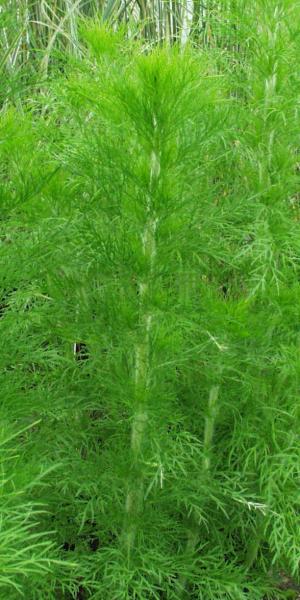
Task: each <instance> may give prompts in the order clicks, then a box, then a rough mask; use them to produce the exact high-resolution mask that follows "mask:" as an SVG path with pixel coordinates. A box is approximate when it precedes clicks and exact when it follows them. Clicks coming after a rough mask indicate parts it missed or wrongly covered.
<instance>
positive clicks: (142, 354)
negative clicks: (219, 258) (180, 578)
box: [124, 118, 160, 558]
mask: <svg viewBox="0 0 300 600" xmlns="http://www.w3.org/2000/svg"><path fill="white" fill-rule="evenodd" d="M156 127H157V125H156V119H155V118H154V119H153V128H154V136H153V137H154V140H155V139H156V135H155V132H156ZM159 175H160V154H159V152H158V150H157V149H156V147H154V148H153V150H152V152H151V157H150V177H149V196H148V202H147V206H146V213H147V218H146V223H145V227H144V231H143V233H142V236H141V242H142V252H143V255H144V256H145V257H147V258H148V261H149V270H148V276H146V277H145V278H144V280H141V281H140V282H139V284H138V290H139V302H140V319H139V324H140V330H141V339H140V341H139V342H138V343H137V344H136V347H135V368H134V387H135V397H134V414H133V420H132V427H131V441H130V447H131V460H132V465H131V466H132V474H131V477H130V480H129V486H128V492H127V497H126V504H125V522H126V524H125V530H124V544H125V548H126V551H127V556H128V558H129V557H130V554H131V551H132V549H133V546H134V543H135V539H136V533H137V528H138V519H139V517H140V515H141V514H142V511H143V489H144V475H143V462H142V454H143V444H144V439H145V434H146V427H147V423H148V419H149V415H148V411H149V407H148V403H147V399H148V391H149V386H150V380H151V373H150V356H149V351H150V335H151V327H152V322H153V315H152V314H151V312H150V311H149V308H148V307H147V296H149V293H150V290H151V281H152V277H153V269H154V264H155V255H156V240H155V236H156V227H157V219H156V217H155V214H154V211H153V208H152V194H153V190H154V187H155V185H156V182H157V180H158V178H159Z"/></svg>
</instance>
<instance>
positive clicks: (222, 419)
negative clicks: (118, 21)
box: [0, 0, 299, 600]
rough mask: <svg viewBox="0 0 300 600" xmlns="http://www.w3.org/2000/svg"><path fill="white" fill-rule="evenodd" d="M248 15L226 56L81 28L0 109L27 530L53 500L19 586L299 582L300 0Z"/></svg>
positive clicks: (118, 588)
mask: <svg viewBox="0 0 300 600" xmlns="http://www.w3.org/2000/svg"><path fill="white" fill-rule="evenodd" d="M239 8H240V10H242V8H243V7H242V6H240V7H239ZM255 10H256V12H257V14H259V17H260V19H259V27H260V30H259V36H260V37H259V40H260V42H261V45H260V46H259V45H258V44H257V40H258V34H256V33H255V32H253V30H252V28H251V27H250V25H251V23H252V20H253V13H252V12H251V11H252V9H251V10H250V9H249V11H248V12H245V14H244V17H243V19H241V20H240V29H239V32H238V33H236V34H235V35H236V43H238V44H240V45H241V46H242V52H241V57H240V58H241V60H240V62H239V64H236V63H235V64H234V65H233V64H232V62H231V61H233V57H234V56H235V54H234V53H233V54H232V55H230V53H228V54H226V55H224V52H223V49H222V48H221V49H219V50H217V49H216V48H215V47H214V49H213V51H212V50H206V51H203V52H201V53H198V52H196V51H195V50H194V49H192V48H191V47H189V45H188V44H187V45H186V47H185V48H184V49H182V48H181V47H180V46H178V47H176V46H175V47H173V48H170V47H163V48H160V49H156V50H152V51H151V52H150V51H149V47H148V46H147V47H146V49H145V46H143V45H142V44H140V43H138V42H135V43H134V42H132V41H131V42H130V43H129V42H128V41H125V40H124V35H123V34H122V33H121V32H115V33H113V32H111V31H109V30H108V29H106V28H103V26H99V24H95V25H94V26H93V27H91V26H90V27H87V28H82V27H81V28H80V30H79V31H80V35H82V36H83V37H84V40H85V43H86V45H87V46H88V52H87V53H86V54H85V56H84V58H80V57H78V58H77V59H76V60H75V59H74V60H73V61H72V63H71V64H69V65H68V66H67V67H66V70H65V73H64V74H62V75H61V76H60V77H57V80H56V81H55V82H54V81H53V82H51V83H50V82H49V84H48V87H47V91H48V93H47V98H46V97H41V96H39V98H38V103H37V104H38V107H39V110H37V108H36V105H35V102H34V99H33V101H32V102H31V103H28V104H27V107H28V108H27V110H26V111H25V114H24V115H20V114H19V113H18V111H17V110H13V109H10V110H6V111H5V112H4V111H3V113H2V116H1V132H2V139H3V144H2V145H1V147H0V151H1V152H2V158H3V161H2V163H1V164H2V167H1V174H0V177H1V185H2V190H3V193H2V198H3V213H2V221H1V260H2V269H1V276H2V283H1V287H2V301H1V302H2V307H1V320H0V328H1V338H0V340H1V341H0V350H1V351H0V357H1V380H2V389H3V398H4V401H3V403H2V414H3V417H4V419H3V420H4V423H5V427H7V429H8V430H9V428H17V430H18V431H19V430H20V429H22V430H23V429H24V428H27V429H26V435H25V439H24V437H20V436H19V437H18V438H17V439H18V448H20V457H19V458H18V461H17V465H18V470H17V472H14V474H12V481H18V479H19V478H20V473H21V472H22V469H24V464H25V461H27V462H28V464H29V467H28V470H27V471H25V473H26V476H27V477H29V481H30V486H31V487H30V488H28V492H26V493H27V496H26V502H24V503H23V505H22V504H20V506H18V510H19V513H18V514H20V519H21V522H22V523H23V521H22V519H23V518H24V520H25V521H24V522H25V523H27V521H26V519H27V502H32V503H33V504H36V506H39V505H40V503H41V504H42V505H43V506H44V507H46V508H45V512H44V513H41V514H40V516H39V531H40V535H41V538H38V539H39V540H40V541H39V542H38V543H44V537H46V541H45V544H46V545H45V553H46V564H47V579H45V580H43V581H41V582H40V584H39V585H40V587H38V588H37V584H36V578H35V575H31V574H29V573H28V572H27V571H26V570H24V571H21V573H20V575H21V576H20V578H18V579H16V580H15V579H11V582H10V583H11V586H13V585H14V584H15V582H17V588H16V587H15V590H16V594H17V593H18V590H20V592H23V594H25V597H28V598H29V597H30V598H36V599H40V598H43V599H44V598H49V599H50V598H51V600H54V598H57V597H58V598H64V599H67V598H68V597H69V595H70V594H71V597H73V598H76V597H77V598H78V597H80V596H81V597H82V596H83V597H85V598H92V599H95V600H97V599H103V598H104V597H107V598H111V600H117V599H122V600H125V599H126V600H127V599H128V600H129V599H131V598H135V599H136V600H146V599H147V600H148V599H150V598H151V599H173V600H180V599H183V598H190V599H191V600H196V599H203V600H210V599H211V600H215V599H217V600H219V599H221V598H222V599H223V598H228V599H232V600H236V599H241V600H242V599H243V600H247V598H251V600H252V599H253V600H255V599H256V598H257V600H262V598H264V597H265V598H270V599H274V598H280V597H284V594H285V591H284V590H283V589H280V585H278V578H277V576H278V573H279V572H280V571H281V570H284V571H285V572H287V573H288V574H289V575H290V576H293V577H294V578H295V579H297V574H298V560H299V557H298V548H299V532H298V528H297V519H298V511H299V498H298V487H297V473H298V465H299V443H298V428H299V411H298V407H297V394H298V373H299V351H298V346H299V326H298V317H299V266H298V263H299V258H298V257H299V234H298V229H299V214H298V195H297V187H298V177H299V176H298V171H297V153H298V148H297V144H298V123H297V116H298V79H297V76H296V75H295V71H294V65H295V64H296V61H297V53H298V37H297V34H296V33H297V32H296V28H297V24H298V23H299V14H298V8H297V7H295V6H294V5H293V3H292V2H288V1H287V0H285V2H281V3H279V4H278V7H277V9H276V10H274V9H273V8H272V7H270V6H269V4H268V3H267V2H264V1H263V0H258V1H257V2H256V3H255ZM235 11H236V12H235V16H236V15H237V14H238V10H237V8H236V7H235ZM278 15H279V16H280V20H279V21H278ZM278 23H279V25H278ZM234 52H235V51H234ZM43 103H44V106H43ZM282 124H284V127H283V126H282ZM41 165H42V168H41ZM32 423H34V427H32V426H31V424H32ZM18 453H19V450H18ZM40 465H43V467H44V469H45V472H46V474H45V479H44V480H39V485H37V486H35V485H34V482H35V481H36V477H37V474H40ZM31 473H32V475H31ZM20 487H21V486H20ZM25 487H26V486H25ZM26 489H27V488H26ZM2 506H4V504H2ZM4 513H5V510H4ZM26 527H27V526H25V529H24V527H23V529H22V527H21V529H20V535H19V539H20V544H21V543H22V539H24V537H25V534H26V532H27V529H26ZM30 531H31V530H30ZM48 531H51V532H53V533H51V537H49V538H48V533H47V532H48ZM32 535H34V534H32ZM49 539H51V544H52V545H49V544H50V542H49V541H48V540H49ZM43 548H44V546H43ZM17 552H18V551H16V550H15V549H14V548H13V549H12V555H13V556H14V560H15V559H16V556H17ZM66 556H68V557H69V556H71V557H72V558H71V560H70V561H66ZM56 557H58V558H56ZM55 560H57V561H58V562H57V563H56V562H55ZM51 561H52V562H51ZM68 562H70V563H71V564H69V566H68V564H67V563H68ZM30 564H31V563H30ZM75 564H76V567H75V566H74V565H75ZM43 565H44V562H43V556H42V557H41V560H40V561H37V565H36V568H37V569H39V571H38V572H39V573H41V569H42V568H43ZM72 565H73V566H72ZM27 575H29V576H27ZM0 585H1V580H0ZM4 589H5V591H6V588H3V590H4ZM10 589H13V587H11V588H10ZM3 593H4V592H3ZM12 593H14V592H12ZM16 594H15V595H16ZM12 597H13V596H12ZM16 597H17V595H16Z"/></svg>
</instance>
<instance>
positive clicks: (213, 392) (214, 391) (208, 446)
mask: <svg viewBox="0 0 300 600" xmlns="http://www.w3.org/2000/svg"><path fill="white" fill-rule="evenodd" d="M219 389H220V388H219V386H218V385H214V386H212V388H211V389H210V392H209V398H208V410H207V416H206V417H205V425H204V440H203V451H204V456H203V463H202V467H203V471H204V472H206V473H209V471H210V461H211V452H212V442H213V435H214V428H215V421H216V416H217V400H218V396H219ZM190 523H191V526H190V528H189V530H188V535H187V542H186V554H192V553H193V552H194V550H195V548H196V545H197V542H198V541H199V535H198V523H197V520H196V519H195V517H193V514H192V515H191V518H190ZM178 587H179V589H180V593H181V596H182V597H184V596H185V593H186V587H187V580H186V577H181V578H180V579H179V586H178Z"/></svg>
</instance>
